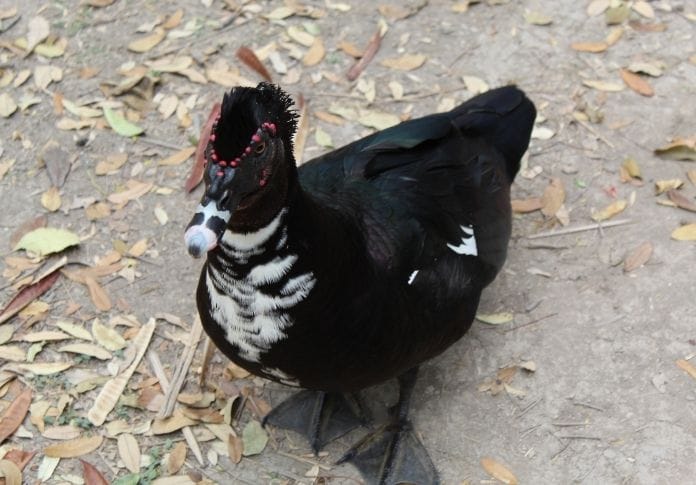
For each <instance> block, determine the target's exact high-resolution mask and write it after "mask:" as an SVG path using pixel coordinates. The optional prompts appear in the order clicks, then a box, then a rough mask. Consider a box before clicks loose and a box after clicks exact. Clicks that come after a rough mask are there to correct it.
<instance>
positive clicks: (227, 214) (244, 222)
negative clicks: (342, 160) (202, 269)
mask: <svg viewBox="0 0 696 485" xmlns="http://www.w3.org/2000/svg"><path fill="white" fill-rule="evenodd" d="M291 108H292V100H291V99H290V97H289V96H288V95H287V94H286V93H285V92H283V91H282V90H281V89H280V88H279V87H277V86H274V85H272V84H267V83H261V84H259V85H258V86H257V87H256V88H248V87H237V88H233V89H232V90H231V91H230V92H229V93H226V94H225V96H224V98H223V101H222V106H221V109H220V114H219V115H218V118H217V119H216V121H215V122H214V124H213V127H212V130H211V134H210V138H209V140H208V145H207V147H206V151H205V157H206V166H205V169H204V175H203V180H204V182H205V193H204V194H203V198H202V199H201V202H200V204H199V205H198V208H197V209H196V213H195V215H194V216H193V219H192V220H191V222H190V223H189V225H188V227H187V229H186V233H185V235H184V239H185V242H186V247H187V249H188V252H189V254H191V256H193V257H196V258H198V257H200V256H202V255H203V254H205V253H207V252H208V251H210V250H212V249H213V248H215V246H217V244H218V241H219V239H220V238H221V237H222V235H223V233H224V232H225V230H226V229H227V228H228V226H230V224H233V223H234V222H235V219H237V220H238V221H237V222H238V224H241V227H242V228H244V227H253V226H254V219H257V220H258V221H257V222H259V224H261V223H262V222H263V221H262V219H263V218H264V217H265V216H266V214H265V213H266V212H268V211H269V210H273V207H272V205H273V201H274V200H278V199H280V198H283V197H284V195H285V194H284V193H282V192H283V191H284V190H287V172H288V166H289V165H291V166H292V168H294V159H293V156H292V137H293V135H294V132H295V128H296V125H297V121H296V117H297V115H296V113H295V112H294V111H293V110H292V109H291ZM264 209H266V210H264ZM240 213H241V215H240Z"/></svg>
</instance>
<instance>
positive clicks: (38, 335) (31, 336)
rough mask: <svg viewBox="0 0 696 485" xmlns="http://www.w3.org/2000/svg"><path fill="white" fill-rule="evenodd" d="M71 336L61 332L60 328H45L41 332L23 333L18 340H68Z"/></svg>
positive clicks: (32, 341)
mask: <svg viewBox="0 0 696 485" xmlns="http://www.w3.org/2000/svg"><path fill="white" fill-rule="evenodd" d="M69 338H70V335H68V334H67V333H63V332H60V331H58V330H43V331H41V332H32V333H28V334H25V335H23V336H22V337H21V338H18V340H22V342H31V343H34V342H41V341H44V340H46V341H49V340H50V341H54V342H55V341H59V340H67V339H69Z"/></svg>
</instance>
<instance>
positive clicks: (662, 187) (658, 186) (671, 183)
mask: <svg viewBox="0 0 696 485" xmlns="http://www.w3.org/2000/svg"><path fill="white" fill-rule="evenodd" d="M682 185H684V182H683V181H681V180H679V179H668V180H656V181H655V195H660V194H661V193H663V192H667V191H668V190H672V189H678V188H679V187H681V186H682Z"/></svg>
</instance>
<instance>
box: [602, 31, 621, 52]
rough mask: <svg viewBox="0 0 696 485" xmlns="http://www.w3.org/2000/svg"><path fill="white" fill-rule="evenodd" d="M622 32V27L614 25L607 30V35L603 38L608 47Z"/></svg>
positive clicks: (617, 39) (615, 41)
mask: <svg viewBox="0 0 696 485" xmlns="http://www.w3.org/2000/svg"><path fill="white" fill-rule="evenodd" d="M623 34H624V29H623V27H614V28H613V29H611V30H610V31H609V33H608V34H607V37H606V38H605V39H604V40H605V42H606V43H607V45H608V46H609V47H611V46H613V45H614V44H616V43H617V42H618V41H619V39H620V38H621V37H622V36H623Z"/></svg>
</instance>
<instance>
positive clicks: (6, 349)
mask: <svg viewBox="0 0 696 485" xmlns="http://www.w3.org/2000/svg"><path fill="white" fill-rule="evenodd" d="M0 359H2V360H6V361H10V362H24V361H25V360H27V352H26V351H25V350H24V349H23V348H22V347H20V346H18V345H0Z"/></svg>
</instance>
